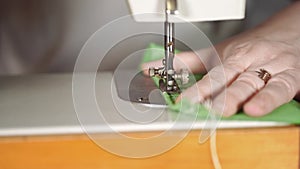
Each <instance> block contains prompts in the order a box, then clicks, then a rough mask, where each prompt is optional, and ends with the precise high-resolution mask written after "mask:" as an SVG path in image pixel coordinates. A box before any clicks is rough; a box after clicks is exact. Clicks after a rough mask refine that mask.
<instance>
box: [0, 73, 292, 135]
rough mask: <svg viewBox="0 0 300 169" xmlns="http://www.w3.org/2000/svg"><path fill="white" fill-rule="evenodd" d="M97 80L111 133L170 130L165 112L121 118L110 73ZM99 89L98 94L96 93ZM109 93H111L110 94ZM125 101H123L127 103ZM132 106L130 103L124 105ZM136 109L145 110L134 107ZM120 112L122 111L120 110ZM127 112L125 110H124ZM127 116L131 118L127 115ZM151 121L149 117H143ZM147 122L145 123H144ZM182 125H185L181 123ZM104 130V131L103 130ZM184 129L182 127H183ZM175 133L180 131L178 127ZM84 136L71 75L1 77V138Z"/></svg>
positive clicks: (100, 129) (223, 124)
mask: <svg viewBox="0 0 300 169" xmlns="http://www.w3.org/2000/svg"><path fill="white" fill-rule="evenodd" d="M99 76H100V77H101V78H98V76H97V78H96V86H97V90H96V95H97V99H98V100H99V102H101V103H99V107H100V108H101V113H102V114H103V115H104V116H105V118H106V120H107V121H108V122H109V123H110V127H111V128H113V130H116V131H121V132H140V131H159V130H166V129H168V128H169V127H170V126H172V124H173V121H172V118H171V117H170V114H169V112H168V111H164V110H163V109H157V111H159V112H162V111H163V113H161V114H160V116H159V117H158V118H157V119H155V120H154V121H153V122H151V123H147V124H138V123H133V122H132V121H130V120H128V119H127V118H124V116H122V113H120V112H119V111H118V110H117V109H116V108H114V105H113V103H112V101H111V99H112V98H111V95H112V92H113V93H115V92H116V91H115V90H116V89H115V87H114V83H113V80H112V77H113V76H112V73H111V72H101V73H99ZM98 89H99V90H98ZM111 89H112V90H111ZM126 102H127V101H124V103H126ZM127 104H131V103H129V102H128V103H127ZM133 105H134V106H135V107H136V108H137V109H147V108H146V107H144V106H143V105H137V104H133ZM121 111H123V110H121ZM124 111H125V112H126V110H124ZM126 113H127V116H132V115H133V116H134V114H130V113H131V112H126ZM154 116H155V115H154ZM145 117H146V118H151V114H150V115H145ZM84 118H85V120H86V121H88V123H89V121H90V122H91V124H85V125H90V126H93V125H95V123H93V120H94V118H95V117H92V116H90V115H89V114H88V113H87V115H86V117H84ZM146 120H147V119H146ZM183 123H185V122H183ZM204 125H205V124H204V122H202V121H198V122H196V123H194V124H193V126H192V128H193V129H201V128H202V127H203V126H204ZM282 125H287V124H284V123H276V122H255V121H253V122H241V121H230V122H229V121H221V122H220V123H219V124H218V128H253V127H276V126H282ZM102 126H103V127H102ZM182 127H183V128H184V125H182ZM177 129H179V130H180V129H181V127H180V125H179V127H178V128H177ZM94 131H95V132H104V133H105V132H110V130H107V126H105V123H103V124H102V123H101V122H100V123H98V124H97V125H95V127H94ZM81 133H84V130H83V128H82V125H81V123H80V122H79V120H78V118H77V114H76V112H75V110H74V105H73V98H72V74H36V75H23V76H3V77H0V136H28V135H57V134H81Z"/></svg>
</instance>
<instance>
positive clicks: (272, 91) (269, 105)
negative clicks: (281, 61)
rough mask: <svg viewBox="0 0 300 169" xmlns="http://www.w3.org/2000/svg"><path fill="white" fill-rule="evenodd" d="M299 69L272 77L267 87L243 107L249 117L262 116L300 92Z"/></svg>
mask: <svg viewBox="0 0 300 169" xmlns="http://www.w3.org/2000/svg"><path fill="white" fill-rule="evenodd" d="M299 84H300V74H299V69H298V70H297V69H290V70H286V71H284V72H282V73H279V74H277V75H275V76H273V77H272V78H271V79H270V80H269V81H268V83H267V85H266V86H265V87H264V88H263V89H262V90H261V91H260V92H259V93H258V94H256V95H255V96H254V97H253V98H252V99H251V100H250V101H249V102H247V103H246V104H245V105H244V111H245V113H247V114H248V115H251V116H262V115H265V114H267V113H270V112H271V111H273V110H274V109H275V108H277V107H278V106H280V105H282V104H284V103H287V102H289V101H290V100H291V99H293V97H294V96H295V95H296V93H297V92H298V91H299V90H300V86H299Z"/></svg>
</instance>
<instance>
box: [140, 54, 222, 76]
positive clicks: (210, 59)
mask: <svg viewBox="0 0 300 169" xmlns="http://www.w3.org/2000/svg"><path fill="white" fill-rule="evenodd" d="M219 63H220V61H219V57H218V56H217V53H216V52H215V50H213V48H206V49H201V50H199V51H196V53H195V52H182V53H179V54H176V56H175V57H174V61H173V66H174V69H175V70H176V71H179V70H180V69H188V70H189V71H190V72H192V73H205V72H207V70H210V69H211V68H212V67H215V66H217V65H219ZM162 66H163V63H162V59H160V60H157V61H153V62H147V63H144V64H142V69H143V70H144V73H145V74H148V69H149V68H151V67H162Z"/></svg>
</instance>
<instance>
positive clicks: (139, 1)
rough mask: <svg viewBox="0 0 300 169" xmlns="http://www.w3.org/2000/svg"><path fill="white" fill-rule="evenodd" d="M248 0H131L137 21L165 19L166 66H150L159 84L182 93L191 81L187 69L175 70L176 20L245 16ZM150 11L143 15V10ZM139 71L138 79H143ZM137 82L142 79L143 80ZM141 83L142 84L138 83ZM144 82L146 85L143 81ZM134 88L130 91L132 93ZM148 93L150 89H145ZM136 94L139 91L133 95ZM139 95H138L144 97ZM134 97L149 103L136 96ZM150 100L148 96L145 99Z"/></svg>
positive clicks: (199, 20)
mask: <svg viewBox="0 0 300 169" xmlns="http://www.w3.org/2000/svg"><path fill="white" fill-rule="evenodd" d="M245 1H246V0H226V1H222V0H128V2H129V6H130V9H131V12H132V16H133V18H134V19H135V20H136V21H137V22H164V28H165V29H164V49H165V57H164V59H163V61H162V64H163V65H164V66H163V67H159V68H154V67H153V68H149V75H150V76H157V77H159V78H160V81H159V88H160V89H161V91H163V92H166V93H168V94H173V93H180V92H181V90H180V85H182V84H183V85H184V84H185V83H188V82H189V73H188V70H185V69H182V70H180V71H178V72H176V71H175V70H174V68H173V59H174V56H175V23H178V22H202V21H217V20H234V19H242V18H244V15H245V4H246V2H245ZM145 13H146V14H147V15H141V14H145ZM140 76H141V75H137V76H136V78H135V79H143V78H141V77H140ZM135 79H134V80H133V81H134V82H135V83H143V82H142V81H143V80H141V81H140V82H137V81H136V80H135ZM138 86H140V85H138ZM142 86H143V85H142ZM131 92H133V93H134V91H129V93H131ZM145 93H146V94H149V91H147V89H145ZM134 96H135V97H137V96H136V95H134ZM145 97H147V96H143V97H137V98H145ZM130 100H131V101H137V102H142V103H147V102H145V101H143V100H142V101H141V100H139V99H136V98H130ZM145 100H147V99H145Z"/></svg>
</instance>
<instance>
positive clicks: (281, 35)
mask: <svg viewBox="0 0 300 169" xmlns="http://www.w3.org/2000/svg"><path fill="white" fill-rule="evenodd" d="M299 11H300V3H299V2H298V3H294V4H293V5H292V6H291V7H289V8H287V9H285V10H284V11H282V12H281V13H280V14H278V15H276V16H274V17H273V18H271V19H270V20H269V21H267V22H266V23H264V24H262V25H260V26H259V27H257V28H255V29H252V30H249V31H247V32H245V33H242V34H240V35H238V36H236V37H233V38H231V39H229V40H227V41H225V42H223V43H220V44H218V45H216V46H215V47H216V50H217V52H218V53H219V55H220V59H221V62H222V64H219V65H216V66H215V67H213V68H211V69H210V70H208V71H207V72H208V73H207V75H206V76H204V78H203V79H202V80H200V81H199V82H197V83H196V84H195V85H193V86H192V87H190V88H188V89H187V90H185V91H184V92H183V93H182V94H181V97H179V98H178V100H179V99H181V98H182V97H183V98H187V99H189V100H191V101H192V102H203V101H204V100H205V99H208V98H211V99H212V101H213V104H212V105H213V109H215V110H216V111H218V112H222V113H223V115H224V116H231V115H233V114H235V113H236V112H237V111H238V110H239V109H240V108H242V107H243V109H244V112H245V113H247V114H248V115H251V116H262V115H265V114H267V113H269V112H271V111H272V110H274V109H275V108H277V107H278V106H280V105H282V104H284V103H287V102H289V101H290V100H292V99H293V98H294V97H295V96H296V95H297V93H298V95H299V94H300V22H298V21H299V20H300V17H299V16H300V13H299ZM198 53H200V55H201V54H202V56H201V58H202V60H200V59H199V58H198V56H197V55H195V54H194V53H193V52H185V53H181V54H179V55H177V56H176V57H175V58H176V59H175V61H174V68H175V69H177V70H178V69H180V68H182V65H184V64H185V65H187V66H188V67H189V69H190V70H191V71H192V72H205V68H204V63H205V65H207V63H211V65H215V63H217V61H216V60H215V58H210V57H205V56H203V55H205V53H206V52H205V50H202V51H200V52H198ZM182 62H183V63H184V64H180V63H182ZM160 63H161V61H156V62H150V63H146V64H144V65H143V68H145V69H147V68H149V67H153V66H155V67H156V66H158V65H159V64H160ZM261 69H264V70H266V71H267V72H268V73H270V74H271V78H270V79H269V80H268V81H267V82H266V83H265V81H264V80H263V79H261V78H260V77H258V71H260V70H261ZM221 74H223V75H224V74H225V78H223V79H224V80H221V81H220V80H219V79H220V75H221ZM212 83H215V84H212ZM211 86H214V87H211ZM224 98H226V99H224ZM178 100H177V101H178ZM224 100H225V101H224Z"/></svg>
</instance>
